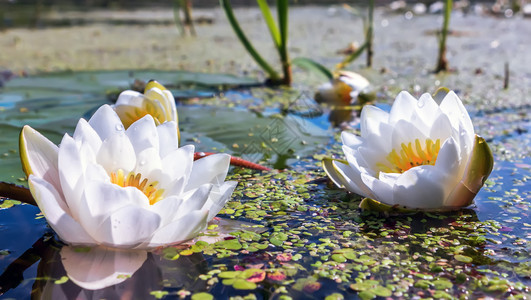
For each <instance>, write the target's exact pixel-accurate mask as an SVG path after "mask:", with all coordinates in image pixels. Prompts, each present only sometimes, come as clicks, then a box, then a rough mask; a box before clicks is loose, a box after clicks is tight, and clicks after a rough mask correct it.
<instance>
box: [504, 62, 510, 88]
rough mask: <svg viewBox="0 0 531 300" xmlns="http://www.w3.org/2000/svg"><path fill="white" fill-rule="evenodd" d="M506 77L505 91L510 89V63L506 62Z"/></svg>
mask: <svg viewBox="0 0 531 300" xmlns="http://www.w3.org/2000/svg"><path fill="white" fill-rule="evenodd" d="M504 67H505V77H504V78H503V89H504V90H506V89H508V88H509V63H508V62H505V66H504Z"/></svg>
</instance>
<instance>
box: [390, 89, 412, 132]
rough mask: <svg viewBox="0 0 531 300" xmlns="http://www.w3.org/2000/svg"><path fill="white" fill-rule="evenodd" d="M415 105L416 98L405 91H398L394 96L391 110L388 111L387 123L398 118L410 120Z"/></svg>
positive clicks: (396, 120) (392, 122)
mask: <svg viewBox="0 0 531 300" xmlns="http://www.w3.org/2000/svg"><path fill="white" fill-rule="evenodd" d="M416 106H417V99H415V97H413V96H411V94H410V93H408V92H406V91H402V92H400V94H398V96H396V98H395V101H394V102H393V106H392V107H391V112H390V113H389V124H394V123H396V122H398V121H399V120H411V116H412V115H413V113H414V112H415V107H416Z"/></svg>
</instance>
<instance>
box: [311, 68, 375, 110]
mask: <svg viewBox="0 0 531 300" xmlns="http://www.w3.org/2000/svg"><path fill="white" fill-rule="evenodd" d="M368 86H369V81H368V80H367V79H366V78H365V77H363V76H361V75H360V74H358V73H354V72H349V71H340V72H339V73H338V76H337V77H336V78H334V79H332V80H331V81H330V82H327V83H324V84H322V85H321V86H319V88H318V91H317V93H316V95H315V100H316V101H317V102H326V103H329V104H334V105H349V104H351V103H352V102H353V101H355V100H356V99H357V97H358V95H359V94H360V92H362V91H363V90H364V89H366V88H367V87H368Z"/></svg>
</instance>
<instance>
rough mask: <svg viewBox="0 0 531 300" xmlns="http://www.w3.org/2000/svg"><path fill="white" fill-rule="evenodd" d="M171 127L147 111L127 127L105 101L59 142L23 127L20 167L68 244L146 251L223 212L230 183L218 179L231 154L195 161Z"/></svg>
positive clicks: (176, 239) (186, 235) (196, 228)
mask: <svg viewBox="0 0 531 300" xmlns="http://www.w3.org/2000/svg"><path fill="white" fill-rule="evenodd" d="M175 127H176V124H175V122H173V121H170V122H165V123H163V124H161V125H159V126H156V125H155V121H154V120H153V117H151V115H146V116H145V117H143V118H141V119H140V120H138V121H136V122H134V123H132V124H131V126H130V127H129V128H128V129H127V130H125V129H124V126H123V124H122V122H121V121H120V118H119V117H118V115H117V114H116V113H115V111H114V110H113V109H112V108H111V107H110V106H108V105H103V106H102V107H100V108H99V109H98V110H97V111H96V113H95V114H94V115H93V116H92V118H91V119H90V120H89V121H88V122H87V121H85V120H84V119H81V120H80V121H79V122H78V124H77V127H76V129H75V132H74V135H73V137H70V136H69V135H68V134H66V135H65V136H64V137H63V139H62V141H61V144H60V145H59V146H56V145H54V144H53V143H52V142H50V141H49V140H48V139H46V138H45V137H44V136H42V135H41V134H40V133H39V132H37V131H36V130H34V129H32V128H31V127H29V126H25V127H24V128H23V130H22V133H21V136H20V154H21V160H22V165H23V169H24V171H25V172H26V174H27V175H28V176H29V186H30V189H31V193H32V195H33V197H34V198H35V200H36V202H37V204H38V206H39V208H40V209H41V211H42V212H43V214H44V216H45V217H46V220H47V221H48V223H49V224H50V226H51V227H52V228H53V229H54V230H55V232H56V233H57V234H58V235H59V237H60V238H61V239H62V240H63V241H65V242H66V243H68V244H72V245H96V244H97V245H105V246H109V247H117V248H138V249H151V248H155V247H159V246H165V245H169V244H174V243H180V242H183V241H186V240H189V239H191V238H193V237H195V236H196V235H197V234H198V233H199V232H200V231H201V230H203V229H205V227H206V224H207V222H208V221H209V220H211V219H212V218H213V217H214V216H215V215H216V214H217V213H218V212H219V210H221V208H222V207H223V205H224V204H225V202H226V201H227V200H228V199H229V197H230V195H231V194H232V191H233V190H234V188H235V186H236V184H237V183H236V182H233V181H228V182H224V180H225V177H226V175H227V171H228V168H229V160H230V156H229V155H227V154H216V155H211V156H208V157H205V158H202V159H201V160H198V161H196V162H194V161H193V155H194V147H193V146H191V145H190V146H184V147H180V148H179V146H178V137H177V131H176V130H175Z"/></svg>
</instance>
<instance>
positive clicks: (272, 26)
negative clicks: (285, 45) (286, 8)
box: [256, 0, 281, 48]
mask: <svg viewBox="0 0 531 300" xmlns="http://www.w3.org/2000/svg"><path fill="white" fill-rule="evenodd" d="M256 2H257V3H258V6H259V7H260V10H261V11H262V16H263V17H264V20H265V22H266V24H267V27H268V28H269V32H270V33H271V37H272V38H273V41H274V42H275V45H276V46H277V48H280V43H281V38H280V32H279V31H278V27H277V24H276V22H275V19H274V18H273V15H272V14H271V10H270V9H269V5H268V4H267V1H266V0H256Z"/></svg>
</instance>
